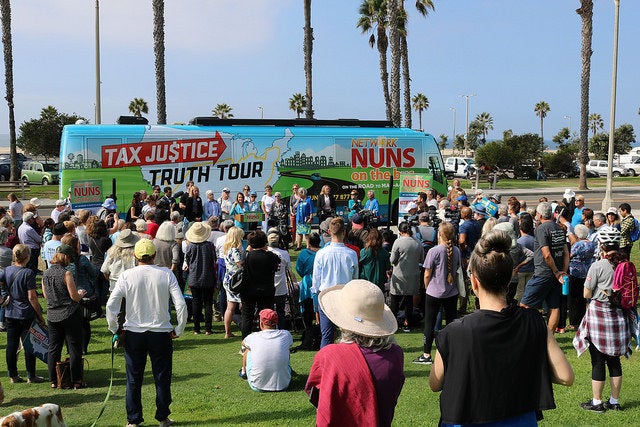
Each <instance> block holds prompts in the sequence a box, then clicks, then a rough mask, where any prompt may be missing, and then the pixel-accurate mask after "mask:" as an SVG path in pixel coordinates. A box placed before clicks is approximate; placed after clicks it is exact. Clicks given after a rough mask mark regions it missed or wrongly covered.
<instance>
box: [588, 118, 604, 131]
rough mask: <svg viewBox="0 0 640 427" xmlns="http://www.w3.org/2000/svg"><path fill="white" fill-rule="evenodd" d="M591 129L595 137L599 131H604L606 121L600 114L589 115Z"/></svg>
mask: <svg viewBox="0 0 640 427" xmlns="http://www.w3.org/2000/svg"><path fill="white" fill-rule="evenodd" d="M589 128H590V129H591V131H592V132H593V136H596V133H597V132H598V129H600V130H602V129H604V120H602V116H601V115H600V114H597V113H592V114H590V115H589Z"/></svg>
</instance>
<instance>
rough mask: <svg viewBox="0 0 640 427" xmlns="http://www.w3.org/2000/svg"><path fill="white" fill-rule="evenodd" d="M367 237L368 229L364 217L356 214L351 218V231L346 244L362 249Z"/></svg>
mask: <svg viewBox="0 0 640 427" xmlns="http://www.w3.org/2000/svg"><path fill="white" fill-rule="evenodd" d="M368 235H369V229H368V228H367V227H366V221H365V217H364V215H362V214H360V213H357V214H355V215H354V216H353V217H351V230H350V231H349V233H348V235H347V240H348V242H349V243H351V244H352V245H354V246H357V247H359V248H360V249H362V248H364V243H365V242H366V241H367V236H368Z"/></svg>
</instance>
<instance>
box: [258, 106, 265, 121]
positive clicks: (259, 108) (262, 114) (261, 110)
mask: <svg viewBox="0 0 640 427" xmlns="http://www.w3.org/2000/svg"><path fill="white" fill-rule="evenodd" d="M258 110H260V118H261V119H264V108H262V107H258Z"/></svg>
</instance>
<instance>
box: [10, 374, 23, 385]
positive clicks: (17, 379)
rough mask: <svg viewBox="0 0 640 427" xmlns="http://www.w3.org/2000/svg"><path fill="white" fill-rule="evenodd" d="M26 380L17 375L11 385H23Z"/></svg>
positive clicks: (12, 379)
mask: <svg viewBox="0 0 640 427" xmlns="http://www.w3.org/2000/svg"><path fill="white" fill-rule="evenodd" d="M23 382H24V379H23V378H22V377H21V376H20V375H17V376H15V377H11V384H18V383H23Z"/></svg>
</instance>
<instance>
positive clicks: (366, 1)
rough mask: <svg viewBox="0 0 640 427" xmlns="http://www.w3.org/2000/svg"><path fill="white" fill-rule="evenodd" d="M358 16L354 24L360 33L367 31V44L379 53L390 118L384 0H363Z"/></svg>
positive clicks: (385, 7)
mask: <svg viewBox="0 0 640 427" xmlns="http://www.w3.org/2000/svg"><path fill="white" fill-rule="evenodd" d="M358 13H359V14H360V18H359V19H358V23H357V24H356V27H357V28H360V30H362V33H363V34H364V33H369V32H371V35H370V36H369V46H370V47H371V48H373V46H376V47H377V48H378V54H379V55H380V80H381V81H382V94H383V96H384V106H385V110H386V115H387V120H391V102H390V100H389V73H388V71H387V47H388V45H389V39H388V38H387V5H386V0H363V2H362V4H361V5H360V8H359V10H358Z"/></svg>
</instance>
